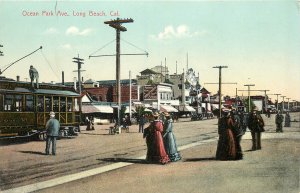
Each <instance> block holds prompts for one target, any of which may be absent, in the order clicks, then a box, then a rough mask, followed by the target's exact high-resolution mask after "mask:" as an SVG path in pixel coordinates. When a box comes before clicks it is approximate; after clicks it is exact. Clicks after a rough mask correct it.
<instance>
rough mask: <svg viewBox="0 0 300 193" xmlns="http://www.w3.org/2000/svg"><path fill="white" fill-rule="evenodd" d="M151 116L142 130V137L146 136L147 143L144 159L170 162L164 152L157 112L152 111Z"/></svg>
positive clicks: (161, 125) (161, 129)
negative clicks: (147, 125) (150, 119)
mask: <svg viewBox="0 0 300 193" xmlns="http://www.w3.org/2000/svg"><path fill="white" fill-rule="evenodd" d="M153 117H154V120H153V121H152V122H151V123H150V125H149V127H147V128H145V131H144V138H146V143H147V157H146V160H147V161H148V162H153V163H161V164H166V163H168V162H170V159H169V156H168V155H167V153H166V150H165V147H164V143H163V139H162V134H161V133H162V131H163V124H162V122H161V120H160V119H159V113H158V112H156V113H154V114H153Z"/></svg>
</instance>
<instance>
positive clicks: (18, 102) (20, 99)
mask: <svg viewBox="0 0 300 193" xmlns="http://www.w3.org/2000/svg"><path fill="white" fill-rule="evenodd" d="M22 107H23V95H15V108H16V111H22Z"/></svg>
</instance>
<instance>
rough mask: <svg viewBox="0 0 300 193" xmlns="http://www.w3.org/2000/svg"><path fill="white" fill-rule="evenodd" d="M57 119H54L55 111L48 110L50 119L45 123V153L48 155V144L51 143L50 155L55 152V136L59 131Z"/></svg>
mask: <svg viewBox="0 0 300 193" xmlns="http://www.w3.org/2000/svg"><path fill="white" fill-rule="evenodd" d="M59 127H60V124H59V121H58V120H57V119H55V113H54V112H53V111H51V112H50V119H49V120H48V121H47V124H46V132H47V140H46V155H49V149H50V144H51V143H52V155H55V154H56V138H57V137H58V132H59Z"/></svg>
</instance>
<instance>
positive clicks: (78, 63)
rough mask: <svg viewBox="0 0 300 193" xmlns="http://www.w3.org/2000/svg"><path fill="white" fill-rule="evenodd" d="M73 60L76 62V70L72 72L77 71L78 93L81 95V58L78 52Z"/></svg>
mask: <svg viewBox="0 0 300 193" xmlns="http://www.w3.org/2000/svg"><path fill="white" fill-rule="evenodd" d="M73 60H74V61H73V62H74V63H76V64H77V69H78V70H75V71H73V72H78V92H79V94H80V95H81V71H82V70H81V64H83V59H81V58H79V54H78V57H77V58H76V57H74V58H73Z"/></svg>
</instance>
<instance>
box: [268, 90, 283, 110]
mask: <svg viewBox="0 0 300 193" xmlns="http://www.w3.org/2000/svg"><path fill="white" fill-rule="evenodd" d="M269 95H276V96H277V105H276V110H277V111H278V96H279V95H281V94H269Z"/></svg>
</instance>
